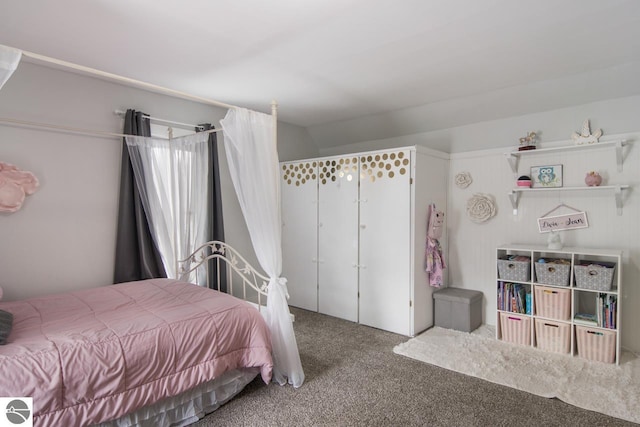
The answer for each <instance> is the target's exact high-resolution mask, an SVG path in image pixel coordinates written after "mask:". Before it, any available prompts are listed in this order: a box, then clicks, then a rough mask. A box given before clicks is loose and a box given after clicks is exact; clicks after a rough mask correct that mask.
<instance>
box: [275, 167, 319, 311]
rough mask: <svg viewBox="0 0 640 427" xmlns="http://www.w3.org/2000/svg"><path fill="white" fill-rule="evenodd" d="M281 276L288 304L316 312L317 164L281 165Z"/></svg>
mask: <svg viewBox="0 0 640 427" xmlns="http://www.w3.org/2000/svg"><path fill="white" fill-rule="evenodd" d="M280 172H281V176H282V181H281V184H282V185H281V188H282V189H281V197H282V276H284V277H286V278H287V288H288V289H289V296H290V298H289V304H290V305H292V306H294V307H300V308H304V309H306V310H311V311H318V264H317V251H318V232H317V224H318V204H317V198H318V186H317V178H318V177H317V162H316V161H307V162H292V163H282V164H281V168H280Z"/></svg>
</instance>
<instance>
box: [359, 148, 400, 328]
mask: <svg viewBox="0 0 640 427" xmlns="http://www.w3.org/2000/svg"><path fill="white" fill-rule="evenodd" d="M410 154H411V151H410V150H395V151H385V152H376V153H372V154H366V155H361V157H360V168H361V180H360V270H359V271H360V279H359V282H360V323H362V324H364V325H368V326H373V327H375V328H380V329H384V330H387V331H391V332H396V333H399V334H403V335H409V334H410V312H411V311H410V301H411V294H410V293H411V253H412V250H411V234H410V233H411V186H410V185H411V181H410V176H411V164H410V162H411V155H410Z"/></svg>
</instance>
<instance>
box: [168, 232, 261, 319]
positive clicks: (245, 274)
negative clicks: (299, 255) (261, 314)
mask: <svg viewBox="0 0 640 427" xmlns="http://www.w3.org/2000/svg"><path fill="white" fill-rule="evenodd" d="M211 260H213V261H214V262H215V266H216V267H217V268H216V277H214V279H215V284H214V286H211V283H210V274H209V264H210V263H209V261H211ZM202 266H204V268H200V267H202ZM221 267H222V268H221ZM203 270H204V273H203ZM222 271H225V272H226V278H222V277H221V276H222V274H221V272H222ZM178 272H179V274H180V277H182V278H188V277H189V276H191V275H192V273H194V272H195V283H199V284H200V283H204V281H202V282H201V280H202V275H203V274H204V276H206V284H207V287H209V288H211V289H216V290H218V291H219V290H220V288H221V286H220V285H221V280H223V279H226V280H225V281H226V285H227V293H229V294H231V295H234V296H237V297H239V298H242V299H244V300H245V301H249V302H253V303H256V304H257V305H258V309H261V308H262V307H263V297H265V298H264V300H265V302H266V296H267V285H268V283H269V278H268V277H267V276H265V275H264V274H261V273H260V272H259V271H258V270H256V269H255V268H254V267H253V266H252V265H251V264H249V263H248V262H247V260H246V259H245V258H244V257H243V256H242V255H240V253H239V252H238V251H237V250H235V249H234V248H232V247H231V246H229V245H228V244H226V243H225V242H221V241H218V240H213V241H210V242H207V243H205V244H203V245H202V246H200V247H199V248H198V249H196V250H195V251H194V252H193V253H192V254H191V255H190V256H189V257H188V258H187V259H184V260H181V261H178ZM238 280H240V284H239V286H242V288H241V295H236V292H239V290H238V289H237V286H238V285H236V289H235V292H234V284H236V283H237V282H238ZM247 287H249V289H250V290H253V291H255V295H249V296H248V295H247ZM250 293H254V292H251V291H250Z"/></svg>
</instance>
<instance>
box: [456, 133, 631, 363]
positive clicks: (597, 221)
mask: <svg viewBox="0 0 640 427" xmlns="http://www.w3.org/2000/svg"><path fill="white" fill-rule="evenodd" d="M621 137H626V138H630V139H633V140H635V141H637V142H636V143H635V144H631V145H630V147H629V148H628V150H627V155H626V159H625V162H624V170H623V172H621V173H619V172H617V166H616V161H615V151H614V150H613V149H603V148H597V149H593V150H585V151H573V152H563V153H561V154H555V155H554V154H551V155H542V154H540V155H535V156H528V157H526V158H524V159H522V160H521V162H520V167H519V170H520V173H521V174H526V175H529V173H528V171H529V168H530V167H531V166H535V165H543V164H562V165H563V172H564V173H563V175H564V179H563V182H564V185H565V186H583V185H584V176H585V174H586V172H588V171H590V170H597V171H599V172H600V174H601V175H603V176H604V177H605V184H630V185H631V187H632V189H631V190H628V191H625V192H624V206H623V212H622V215H617V212H616V206H615V202H614V198H613V195H612V194H611V193H604V192H600V191H598V192H577V191H576V192H573V191H568V192H564V191H562V192H546V193H529V194H526V195H523V196H522V197H521V199H520V203H519V209H518V214H517V215H513V213H512V207H511V202H510V201H509V198H508V197H507V194H508V192H509V191H510V189H511V188H513V187H514V186H515V179H516V177H514V175H513V173H512V172H511V169H510V168H509V166H508V164H507V161H506V159H505V156H504V154H503V151H504V150H487V151H476V152H469V153H463V154H454V155H452V157H451V172H450V186H449V188H450V194H449V205H448V209H447V216H446V218H447V229H448V230H449V242H448V243H449V253H448V256H449V267H450V269H451V271H450V272H449V279H450V284H451V285H454V286H460V287H464V288H470V289H477V290H481V291H482V292H483V293H484V295H485V298H484V304H483V306H484V321H485V322H486V323H488V324H492V325H495V322H496V317H495V310H496V299H495V297H494V296H495V277H496V266H495V259H496V253H495V248H496V247H497V246H498V245H501V244H505V243H522V244H539V245H546V240H547V236H548V235H547V234H540V233H539V232H538V228H537V218H539V217H541V216H544V215H545V214H546V213H547V212H548V211H550V210H552V209H553V208H554V207H556V206H557V205H558V204H560V203H566V204H567V205H569V206H571V207H574V208H576V209H579V210H581V211H585V212H586V213H587V219H588V222H589V228H586V229H579V230H570V231H563V232H560V234H561V236H562V239H563V243H564V244H565V246H573V247H585V248H610V249H622V250H623V251H624V266H623V267H624V272H623V295H622V310H623V312H622V321H623V327H622V345H623V346H624V347H627V348H631V349H633V350H635V351H640V333H639V332H638V329H637V328H635V326H633V325H637V324H638V323H639V322H640V312H639V311H638V310H637V309H636V305H637V304H639V303H640V289H639V288H638V282H639V279H640V271H639V266H640V247H639V245H638V242H639V240H640V239H639V238H640V227H639V225H638V218H639V217H640V198H639V197H638V192H637V188H638V184H640V172H639V168H638V166H640V146H639V145H638V144H640V133H637V134H635V135H621ZM561 144H564V145H570V144H571V142H570V141H563V142H561ZM462 171H467V172H469V173H470V174H471V176H472V177H473V183H472V184H471V185H470V186H469V187H467V188H466V189H460V188H458V187H456V186H455V185H454V181H453V177H454V176H455V174H456V173H458V172H462ZM475 193H486V194H491V195H493V196H494V197H495V200H496V203H497V207H498V213H497V216H496V217H495V218H493V219H491V220H489V221H487V222H486V223H483V224H476V223H473V222H472V221H471V220H469V218H468V217H467V215H466V203H467V200H468V199H469V198H470V197H471V196H472V195H473V194H475ZM568 212H569V211H568V210H563V211H560V212H559V213H568Z"/></svg>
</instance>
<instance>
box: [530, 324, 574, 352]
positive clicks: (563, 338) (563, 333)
mask: <svg viewBox="0 0 640 427" xmlns="http://www.w3.org/2000/svg"><path fill="white" fill-rule="evenodd" d="M535 326H536V347H538V348H539V349H541V350H544V351H551V352H554V353H564V354H568V353H570V352H571V324H570V323H562V322H556V321H554V320H546V319H536V321H535Z"/></svg>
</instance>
